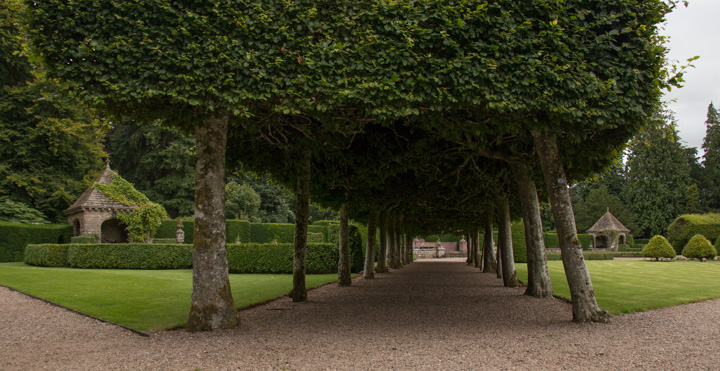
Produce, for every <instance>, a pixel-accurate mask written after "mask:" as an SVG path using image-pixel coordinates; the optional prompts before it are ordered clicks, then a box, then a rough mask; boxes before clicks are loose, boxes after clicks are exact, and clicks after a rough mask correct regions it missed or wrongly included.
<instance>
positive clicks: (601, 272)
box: [516, 260, 720, 314]
mask: <svg viewBox="0 0 720 371" xmlns="http://www.w3.org/2000/svg"><path fill="white" fill-rule="evenodd" d="M585 263H586V264H587V267H588V270H589V271H590V277H591V278H592V282H593V288H594V289H595V296H596V298H597V301H598V304H599V305H600V307H601V308H602V309H605V310H607V311H609V312H610V313H611V314H618V313H631V312H639V311H643V310H648V309H655V308H663V307H669V306H673V305H678V304H686V303H692V302H696V301H701V300H707V299H713V298H718V297H720V262H696V261H676V262H655V261H644V260H588V261H586V262H585ZM516 269H517V273H518V278H520V280H521V281H523V282H527V265H526V264H516ZM548 269H549V270H550V277H551V278H552V285H553V290H554V292H555V295H557V296H561V297H563V298H566V299H568V300H569V299H570V291H569V289H568V285H567V280H566V279H565V272H564V270H563V265H562V262H561V261H549V262H548Z"/></svg>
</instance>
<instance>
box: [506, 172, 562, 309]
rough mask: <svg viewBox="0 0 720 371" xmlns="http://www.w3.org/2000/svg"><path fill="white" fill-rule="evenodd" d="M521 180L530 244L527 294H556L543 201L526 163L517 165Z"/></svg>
mask: <svg viewBox="0 0 720 371" xmlns="http://www.w3.org/2000/svg"><path fill="white" fill-rule="evenodd" d="M513 169H514V170H515V177H516V178H517V182H518V196H519V197H520V206H521V208H522V214H523V223H524V224H525V245H526V246H527V270H528V282H527V289H526V290H525V295H529V296H533V297H536V298H552V297H553V296H552V294H553V290H552V283H551V282H550V273H549V272H548V268H547V262H546V261H545V240H544V238H543V229H542V220H541V218H540V202H539V201H538V196H537V187H536V186H535V181H534V180H533V179H532V178H531V177H530V175H529V174H528V169H527V168H525V167H524V166H522V165H515V166H513Z"/></svg>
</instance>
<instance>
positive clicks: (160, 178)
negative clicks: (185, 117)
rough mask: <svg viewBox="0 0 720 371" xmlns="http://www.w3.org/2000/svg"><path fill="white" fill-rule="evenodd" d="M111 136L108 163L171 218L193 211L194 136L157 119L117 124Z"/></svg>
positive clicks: (190, 213) (189, 213)
mask: <svg viewBox="0 0 720 371" xmlns="http://www.w3.org/2000/svg"><path fill="white" fill-rule="evenodd" d="M108 136H109V137H110V140H109V142H110V150H109V153H110V164H111V167H112V168H113V169H114V170H115V171H117V172H118V173H119V174H120V175H121V176H122V177H123V178H125V179H127V180H128V181H129V182H131V183H133V185H134V186H135V188H137V189H138V190H139V191H141V192H142V193H144V194H145V195H147V196H148V198H149V199H151V200H153V201H154V202H157V203H159V204H160V205H162V206H163V207H164V208H165V209H166V210H167V212H168V215H170V217H172V218H176V217H179V216H186V215H192V213H193V197H194V190H193V186H194V182H195V140H194V138H192V137H189V136H187V135H183V134H182V133H181V132H179V131H178V130H176V129H172V128H165V127H162V126H161V125H160V124H159V123H153V124H151V125H146V126H139V125H133V124H123V123H119V124H116V125H115V126H114V127H113V129H112V130H111V132H110V133H109V135H108Z"/></svg>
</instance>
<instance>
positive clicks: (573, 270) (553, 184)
mask: <svg viewBox="0 0 720 371" xmlns="http://www.w3.org/2000/svg"><path fill="white" fill-rule="evenodd" d="M532 134H533V139H534V142H535V148H536V150H537V153H538V157H539V159H540V166H541V167H542V170H543V175H544V178H545V184H546V185H547V188H548V193H549V194H550V205H551V206H552V211H553V216H554V217H555V228H556V229H557V233H558V239H559V242H560V252H561V253H562V260H563V267H564V268H565V276H566V277H567V281H568V286H569V288H570V298H571V300H572V309H573V321H575V322H588V321H592V322H607V321H608V320H609V315H608V313H607V312H606V311H604V310H601V309H600V307H599V306H598V304H597V301H596V300H595V291H594V290H593V286H592V281H591V279H590V273H589V272H588V270H587V266H586V265H585V259H584V257H583V254H582V245H580V240H578V237H577V227H576V226H575V215H574V213H573V209H572V203H571V201H570V193H569V192H568V185H567V180H566V177H565V169H564V168H563V164H562V160H561V158H560V151H559V150H558V148H557V138H556V136H554V135H548V134H543V133H539V132H536V131H533V133H532Z"/></svg>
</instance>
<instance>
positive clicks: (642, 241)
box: [635, 238, 651, 247]
mask: <svg viewBox="0 0 720 371" xmlns="http://www.w3.org/2000/svg"><path fill="white" fill-rule="evenodd" d="M650 240H651V239H650V238H637V239H635V247H637V245H647V244H648V242H650Z"/></svg>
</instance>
